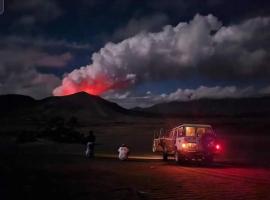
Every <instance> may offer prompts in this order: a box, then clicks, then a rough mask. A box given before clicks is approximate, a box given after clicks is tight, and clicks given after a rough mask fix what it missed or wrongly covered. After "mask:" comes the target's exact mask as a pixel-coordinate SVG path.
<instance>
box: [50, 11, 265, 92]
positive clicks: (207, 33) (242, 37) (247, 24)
mask: <svg viewBox="0 0 270 200" xmlns="http://www.w3.org/2000/svg"><path fill="white" fill-rule="evenodd" d="M269 25H270V18H269V17H257V18H252V19H249V20H246V21H244V22H242V23H239V24H234V25H230V26H223V25H222V22H220V21H219V20H218V19H217V18H216V17H215V16H213V15H211V14H210V15H207V16H201V15H196V16H195V17H194V18H193V19H192V20H191V21H189V22H181V23H179V24H178V25H176V26H175V27H173V26H170V25H167V26H165V27H164V28H163V30H162V31H160V32H157V33H147V32H142V33H139V34H137V35H135V36H133V37H130V38H128V39H125V40H123V41H122V42H120V43H117V44H114V43H107V44H106V45H105V46H104V47H103V48H101V49H100V51H99V52H96V53H94V54H93V55H92V63H91V64H89V65H87V66H83V67H80V68H79V69H76V70H74V71H72V72H71V73H69V74H67V75H66V76H65V77H64V79H63V81H62V84H61V85H60V86H59V87H57V88H56V89H55V90H54V91H53V94H54V95H66V94H71V93H75V92H79V91H86V92H90V93H94V94H103V93H105V92H108V91H110V90H115V91H117V89H123V88H127V87H132V86H133V85H134V84H139V83H141V82H146V81H152V80H157V81H159V80H166V79H172V78H174V79H181V78H183V77H185V78H187V77H192V76H193V74H194V73H197V72H200V73H201V74H203V75H204V76H206V77H211V78H215V79H222V78H224V77H225V79H228V77H229V78H232V79H233V78H235V79H239V78H243V77H245V78H256V76H264V78H266V77H268V76H269V74H270V68H269V66H268V63H269V62H268V61H269V59H270V55H269V44H268V43H267V42H266V41H269V39H270V28H269V27H270V26H269ZM262 33H263V34H262Z"/></svg>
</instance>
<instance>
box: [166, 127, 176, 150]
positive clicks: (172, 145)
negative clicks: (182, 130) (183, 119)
mask: <svg viewBox="0 0 270 200" xmlns="http://www.w3.org/2000/svg"><path fill="white" fill-rule="evenodd" d="M176 135H177V132H176V130H172V131H171V132H170V134H169V138H168V139H167V141H166V147H167V151H168V152H174V151H175V140H176Z"/></svg>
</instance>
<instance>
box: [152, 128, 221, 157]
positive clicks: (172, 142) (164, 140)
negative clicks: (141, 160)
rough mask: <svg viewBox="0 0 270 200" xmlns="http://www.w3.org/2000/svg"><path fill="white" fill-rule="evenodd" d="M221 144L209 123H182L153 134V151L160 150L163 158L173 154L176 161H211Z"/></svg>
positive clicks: (218, 151)
mask: <svg viewBox="0 0 270 200" xmlns="http://www.w3.org/2000/svg"><path fill="white" fill-rule="evenodd" d="M220 150H221V146H220V144H219V143H218V140H217V137H216V134H215V133H214V131H213V129H212V126H211V125H205V124H182V125H180V126H177V127H175V128H173V129H171V130H169V131H167V132H165V133H164V134H163V131H160V133H159V134H158V136H154V140H153V152H160V153H162V155H163V160H167V158H168V156H170V155H173V156H174V157H175V161H176V162H181V161H184V160H193V159H197V160H202V161H205V162H212V161H213V158H214V156H215V155H216V154H218V153H220Z"/></svg>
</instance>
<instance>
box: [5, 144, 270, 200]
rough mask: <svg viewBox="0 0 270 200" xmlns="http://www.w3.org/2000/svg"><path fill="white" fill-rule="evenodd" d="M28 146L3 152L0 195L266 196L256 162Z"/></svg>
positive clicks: (268, 178) (267, 178) (269, 176)
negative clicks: (86, 153) (90, 154)
mask: <svg viewBox="0 0 270 200" xmlns="http://www.w3.org/2000/svg"><path fill="white" fill-rule="evenodd" d="M54 145H56V144H51V147H52V146H54ZM29 146H30V147H29ZM56 146H58V148H59V145H56ZM68 146H69V148H67V147H66V148H67V149H70V148H71V147H74V145H68ZM32 148H34V149H38V148H37V144H35V145H34V146H31V145H24V146H21V147H17V150H16V152H17V153H16V154H13V153H14V152H13V153H12V152H9V153H8V152H6V154H5V156H4V157H3V156H2V157H1V165H0V166H1V182H0V184H1V187H0V188H1V189H0V192H1V199H3V200H5V199H52V198H53V199H117V200H121V199H131V200H133V199H189V200H190V199H270V190H269V188H270V167H269V166H265V165H263V166H262V165H258V164H256V163H255V164H254V163H246V162H230V161H222V160H219V161H217V162H216V163H214V164H212V165H208V166H205V165H202V164H201V163H199V162H191V163H185V164H183V165H176V164H175V163H174V161H173V160H169V161H167V162H163V161H162V160H161V159H160V157H159V156H156V155H151V154H149V155H143V154H140V155H136V156H135V155H133V156H131V158H130V160H128V161H119V160H117V159H116V157H115V155H112V154H98V155H97V156H96V158H94V159H86V158H84V157H83V156H82V155H80V153H79V152H77V153H73V154H71V153H67V152H66V153H63V151H59V152H55V153H52V152H50V151H49V152H44V151H40V150H37V151H36V152H34V151H33V150H31V151H30V149H32ZM55 148H57V147H55ZM63 148H64V147H63ZM63 148H61V149H63ZM76 148H79V147H78V146H76ZM18 150H19V151H18ZM82 150H83V149H82ZM38 151H40V152H39V153H38Z"/></svg>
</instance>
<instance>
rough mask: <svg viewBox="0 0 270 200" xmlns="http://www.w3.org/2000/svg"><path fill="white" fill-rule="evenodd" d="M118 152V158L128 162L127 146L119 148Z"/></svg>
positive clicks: (123, 145)
mask: <svg viewBox="0 0 270 200" xmlns="http://www.w3.org/2000/svg"><path fill="white" fill-rule="evenodd" d="M118 152H119V155H118V158H119V159H120V160H127V159H128V154H129V148H128V147H127V145H125V144H122V145H121V146H120V147H119V149H118Z"/></svg>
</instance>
